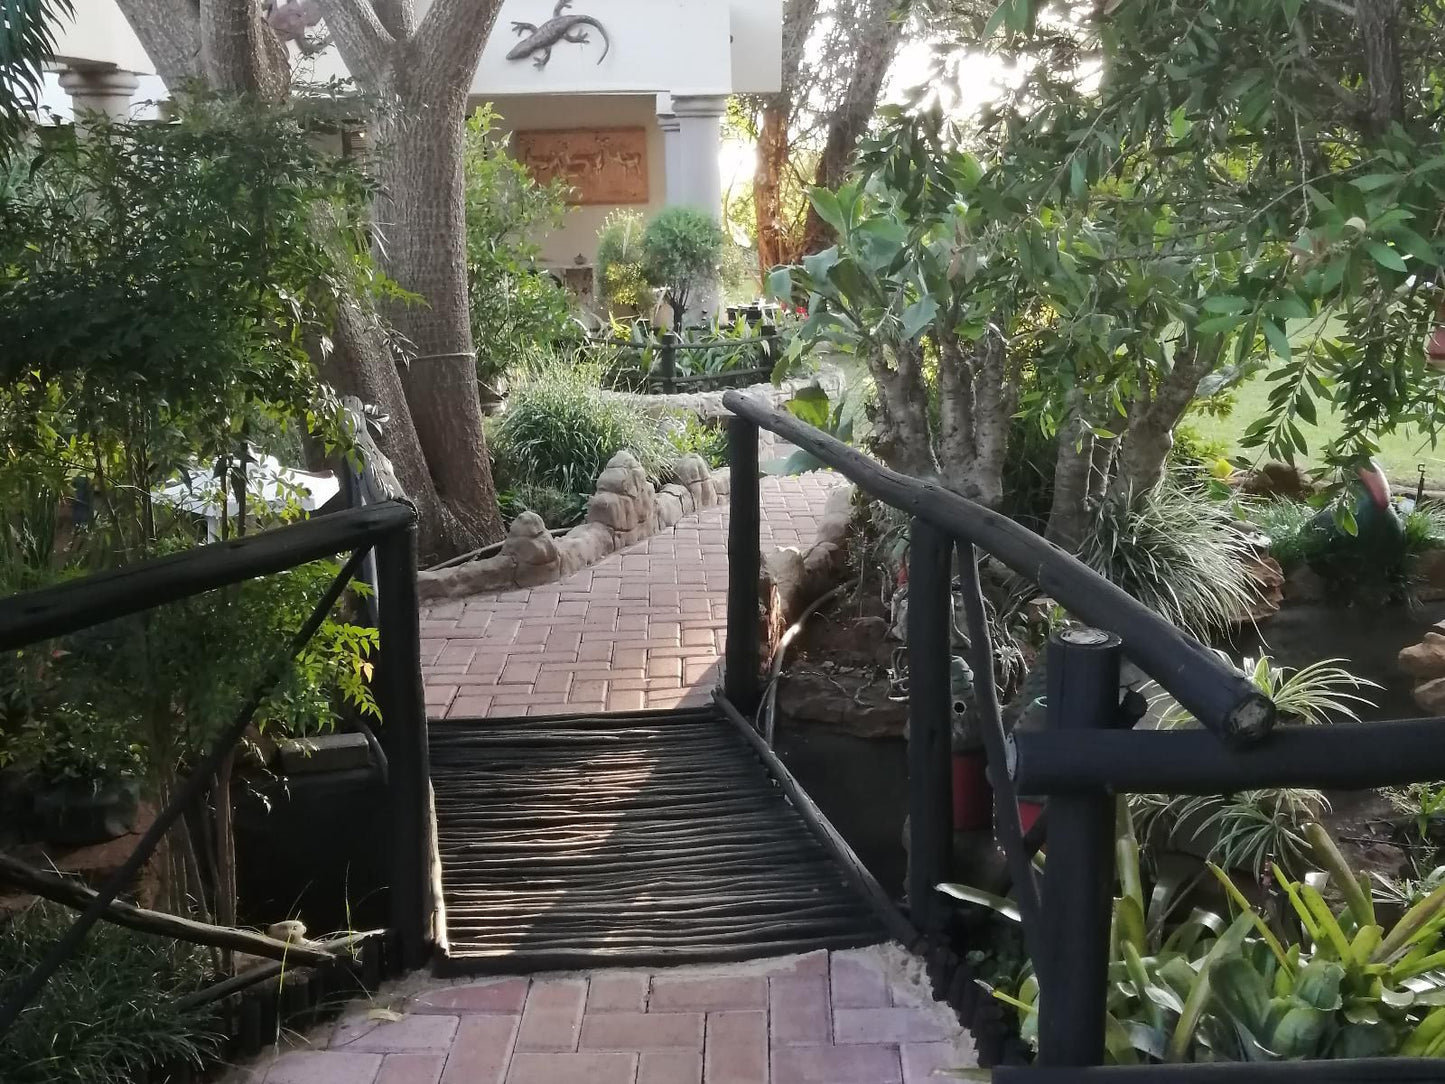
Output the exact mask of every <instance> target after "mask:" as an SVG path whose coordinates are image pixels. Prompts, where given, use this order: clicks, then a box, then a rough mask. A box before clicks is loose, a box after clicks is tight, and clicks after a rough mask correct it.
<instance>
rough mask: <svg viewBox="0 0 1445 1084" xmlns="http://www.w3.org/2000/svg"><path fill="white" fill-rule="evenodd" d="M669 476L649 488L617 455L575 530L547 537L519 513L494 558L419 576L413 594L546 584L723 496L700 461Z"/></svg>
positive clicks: (633, 464)
mask: <svg viewBox="0 0 1445 1084" xmlns="http://www.w3.org/2000/svg"><path fill="white" fill-rule="evenodd" d="M672 476H673V477H674V478H675V479H677V480H676V481H674V482H669V483H667V484H666V485H664V486H662V487H661V488H657V489H655V488H654V487H653V485H652V483H651V482H650V481H649V480H648V478H647V472H646V471H645V470H643V469H642V464H640V463H639V462H638V461H637V457H636V456H634V455H633V454H632V453H631V452H618V453H617V454H616V455H614V456H613V457H612V458H611V459H610V460H608V462H607V467H606V469H604V470H603V471H602V473H601V474H599V475H598V476H597V492H595V493H594V494H592V497H591V498H590V499H589V500H588V502H587V518H586V520H585V521H584V522H583V523H581V524H580V525H579V526H576V527H574V528H572V529H571V530H570V531H568V532H567V533H566V534H565V535H564V536H563V537H561V538H554V537H553V536H552V532H551V531H549V530H548V529H547V525H546V524H545V523H543V522H542V517H541V516H539V515H537V513H535V512H523V513H522V514H521V515H520V516H518V517H517V518H516V519H515V520H513V521H512V527H511V530H510V531H509V532H508V533H507V539H506V541H505V542H503V543H502V550H501V552H500V553H499V554H497V555H496V556H495V557H487V558H485V559H483V560H479V561H468V562H467V563H466V564H462V565H454V566H452V567H451V568H438V569H429V570H425V571H422V572H418V573H417V593H418V595H419V596H420V598H421V601H422V602H435V601H437V600H439V599H450V598H463V597H465V596H468V595H483V594H493V593H496V592H500V591H511V590H514V589H516V588H519V587H538V586H540V585H542V584H544V583H552V582H553V581H555V580H560V579H563V578H564V577H566V576H570V575H571V574H572V573H574V572H576V571H578V570H579V569H582V568H586V567H587V566H588V565H592V564H596V563H597V562H598V561H600V560H602V558H604V557H606V556H607V555H608V554H611V553H616V552H617V551H618V550H620V549H625V548H626V547H628V546H631V545H633V544H634V543H637V542H641V541H642V540H643V539H644V538H647V537H649V536H650V535H653V534H656V533H657V532H658V531H660V530H663V529H665V528H668V527H671V526H673V525H674V524H676V523H677V521H678V520H680V519H682V517H683V516H685V515H688V514H690V513H692V512H696V511H699V510H701V509H703V508H711V507H713V506H714V505H716V504H719V503H720V502H721V501H722V500H723V499H725V498H726V497H727V494H728V490H729V481H730V474H729V472H728V469H727V468H726V467H724V468H722V469H720V470H717V471H713V470H710V469H709V468H708V465H707V461H706V460H704V459H703V458H702V456H700V455H695V454H693V455H685V456H683V457H681V458H680V459H677V460H675V461H674V462H673V464H672Z"/></svg>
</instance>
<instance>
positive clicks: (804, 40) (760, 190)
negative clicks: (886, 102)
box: [753, 0, 819, 275]
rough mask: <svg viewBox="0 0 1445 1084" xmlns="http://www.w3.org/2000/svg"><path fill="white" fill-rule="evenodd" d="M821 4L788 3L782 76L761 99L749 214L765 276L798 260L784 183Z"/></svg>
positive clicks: (807, 1) (760, 268) (810, 1)
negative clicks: (801, 80)
mask: <svg viewBox="0 0 1445 1084" xmlns="http://www.w3.org/2000/svg"><path fill="white" fill-rule="evenodd" d="M818 4H819V0H787V3H786V5H785V6H784V8H783V31H782V54H783V55H782V75H781V79H780V81H779V89H778V92H777V93H776V94H769V95H767V96H766V97H764V98H763V114H762V124H761V126H760V127H759V130H758V146H757V168H756V170H755V171H754V173H753V214H754V218H755V220H756V224H757V232H758V272H759V273H760V274H762V275H766V274H767V273H768V272H769V271H770V270H772V269H773V268H774V267H777V266H778V265H780V264H788V263H793V262H794V261H795V260H796V258H797V253H796V252H795V251H794V246H793V245H792V244H791V243H790V234H791V230H790V229H789V225H790V224H789V223H787V222H784V221H783V177H784V175H785V174H786V173H787V171H788V168H789V166H790V164H791V151H792V147H791V127H792V123H793V118H794V116H795V115H796V113H797V106H798V102H797V97H798V83H799V76H800V73H801V71H802V67H803V55H804V52H805V50H806V47H807V44H808V34H809V32H810V31H811V30H812V29H813V23H814V21H815V19H816V18H817V14H818Z"/></svg>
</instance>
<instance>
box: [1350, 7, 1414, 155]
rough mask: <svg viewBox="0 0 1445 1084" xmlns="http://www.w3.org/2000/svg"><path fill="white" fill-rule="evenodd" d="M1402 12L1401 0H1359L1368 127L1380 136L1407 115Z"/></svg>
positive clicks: (1357, 9) (1359, 24) (1358, 21)
mask: <svg viewBox="0 0 1445 1084" xmlns="http://www.w3.org/2000/svg"><path fill="white" fill-rule="evenodd" d="M1399 14H1400V3H1399V0H1355V21H1356V23H1357V25H1358V26H1359V29H1360V44H1361V46H1362V47H1363V49H1364V58H1365V82H1366V83H1367V85H1368V86H1369V92H1370V103H1369V114H1368V116H1367V118H1366V130H1367V131H1368V132H1369V133H1370V134H1371V135H1373V136H1376V137H1378V136H1380V135H1383V134H1384V132H1385V131H1386V130H1387V129H1388V128H1389V127H1390V125H1391V124H1394V123H1395V122H1396V121H1400V120H1403V119H1404V116H1405V84H1404V77H1403V75H1402V72H1401V62H1400V22H1399Z"/></svg>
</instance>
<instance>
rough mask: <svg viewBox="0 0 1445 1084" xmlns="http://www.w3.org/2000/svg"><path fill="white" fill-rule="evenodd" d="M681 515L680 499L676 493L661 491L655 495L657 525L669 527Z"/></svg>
mask: <svg viewBox="0 0 1445 1084" xmlns="http://www.w3.org/2000/svg"><path fill="white" fill-rule="evenodd" d="M682 516H683V511H682V500H681V499H680V498H679V497H678V496H677V494H676V493H668V492H666V491H663V492H661V493H659V494H658V495H657V524H658V526H659V527H671V526H673V525H674V524H675V523H677V521H678V520H680V519H681V518H682Z"/></svg>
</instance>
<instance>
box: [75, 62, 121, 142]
mask: <svg viewBox="0 0 1445 1084" xmlns="http://www.w3.org/2000/svg"><path fill="white" fill-rule="evenodd" d="M139 86H140V78H139V77H138V76H137V75H136V73H135V72H128V71H123V70H121V69H119V68H109V69H96V68H65V69H64V70H62V71H61V73H60V87H61V89H62V90H64V91H65V93H66V94H68V95H70V105H71V108H72V109H73V110H74V111H75V130H76V131H77V132H81V133H83V132H84V131H85V129H86V117H87V116H88V115H89V114H99V115H101V116H103V117H105V118H106V119H107V120H125V119H126V118H127V117H129V116H130V107H131V99H132V98H133V97H134V96H135V92H136V89H137V88H138V87H139Z"/></svg>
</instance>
